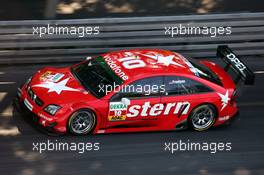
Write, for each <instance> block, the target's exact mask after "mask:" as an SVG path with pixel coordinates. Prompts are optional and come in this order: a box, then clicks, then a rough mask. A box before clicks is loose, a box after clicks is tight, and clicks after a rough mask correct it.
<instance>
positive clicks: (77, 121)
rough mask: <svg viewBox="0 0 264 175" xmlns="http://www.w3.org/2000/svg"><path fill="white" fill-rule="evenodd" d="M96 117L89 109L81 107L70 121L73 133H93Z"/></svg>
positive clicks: (69, 126)
mask: <svg viewBox="0 0 264 175" xmlns="http://www.w3.org/2000/svg"><path fill="white" fill-rule="evenodd" d="M95 123H96V117H95V115H94V113H93V112H92V111H90V110H88V109H81V110H79V111H76V112H74V113H73V114H72V115H71V117H70V119H69V122H68V128H69V130H70V132H71V133H73V134H76V135H84V134H88V133H91V132H92V131H93V129H94V127H95Z"/></svg>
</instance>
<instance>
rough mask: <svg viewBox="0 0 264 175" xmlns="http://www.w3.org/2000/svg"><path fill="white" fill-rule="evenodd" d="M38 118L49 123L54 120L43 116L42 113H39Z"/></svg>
mask: <svg viewBox="0 0 264 175" xmlns="http://www.w3.org/2000/svg"><path fill="white" fill-rule="evenodd" d="M38 116H39V117H40V118H43V119H44V120H48V121H51V120H52V119H51V118H49V117H47V116H45V115H44V114H42V113H38Z"/></svg>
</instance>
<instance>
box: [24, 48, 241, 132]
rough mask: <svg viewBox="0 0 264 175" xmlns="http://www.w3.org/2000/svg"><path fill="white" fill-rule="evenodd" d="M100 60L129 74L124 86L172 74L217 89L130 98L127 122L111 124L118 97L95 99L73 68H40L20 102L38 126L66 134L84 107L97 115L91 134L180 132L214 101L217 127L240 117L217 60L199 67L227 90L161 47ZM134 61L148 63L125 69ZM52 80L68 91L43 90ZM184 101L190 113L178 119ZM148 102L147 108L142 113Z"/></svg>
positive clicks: (231, 84)
mask: <svg viewBox="0 0 264 175" xmlns="http://www.w3.org/2000/svg"><path fill="white" fill-rule="evenodd" d="M102 56H103V58H104V59H105V60H107V61H106V62H107V63H108V64H111V63H113V62H114V64H116V66H117V67H119V68H120V70H121V71H122V72H123V73H124V74H125V76H126V77H123V79H124V85H125V84H130V83H131V82H133V81H135V80H139V79H142V78H145V77H151V76H166V75H172V76H183V77H187V78H190V79H193V80H196V81H198V82H201V83H203V84H204V85H206V86H208V87H210V88H211V89H213V92H209V93H201V94H190V95H178V96H160V97H153V98H151V97H149V98H142V99H134V100H130V105H128V107H127V109H126V110H124V111H122V112H123V114H122V115H124V116H125V119H124V120H120V121H109V118H108V116H109V115H111V114H110V111H109V110H110V109H109V106H110V103H111V102H110V98H111V97H112V96H113V95H114V94H115V92H114V91H113V92H110V93H109V94H107V95H106V96H104V97H102V98H100V99H99V98H96V97H95V96H93V95H92V94H91V93H90V92H89V91H87V90H86V89H85V88H84V87H83V86H82V85H81V84H80V83H79V81H78V80H76V79H75V77H74V76H73V74H72V73H71V69H70V68H71V67H65V68H52V67H47V68H44V69H41V70H39V71H38V72H37V73H36V74H35V75H33V77H32V79H31V81H30V82H29V83H28V84H25V85H23V86H22V88H21V94H20V102H21V103H23V102H24V101H25V99H26V100H27V103H29V104H30V105H31V106H30V110H31V111H32V112H33V113H34V114H35V115H36V116H37V117H39V118H40V120H39V124H40V125H43V126H44V127H48V126H50V125H52V126H53V129H54V130H55V131H57V132H61V133H65V132H67V124H68V119H69V117H70V116H71V114H72V113H74V112H75V111H78V110H79V109H82V108H88V109H91V110H92V111H93V112H94V113H95V115H96V118H97V122H96V128H95V129H94V130H93V133H113V132H138V131H161V130H176V125H177V124H179V123H182V122H184V121H186V120H187V118H188V115H189V114H190V112H191V111H192V109H193V108H194V107H196V106H198V105H201V104H204V103H210V104H212V105H214V106H215V107H216V109H217V113H218V117H217V119H216V122H215V123H214V126H217V125H220V124H223V123H225V122H226V121H227V120H229V119H231V118H232V117H233V116H234V115H235V114H236V113H237V110H238V109H237V106H236V103H235V102H234V99H233V97H232V95H233V93H234V91H235V84H234V82H233V80H232V79H231V77H230V76H229V75H228V74H227V73H226V72H225V71H224V69H222V68H221V67H220V66H218V65H216V64H215V63H213V62H209V61H200V63H201V64H203V65H205V66H206V67H208V68H209V69H211V70H212V71H213V72H214V73H215V74H217V76H218V77H219V79H220V80H221V82H222V84H223V86H220V85H217V84H214V83H212V82H210V81H207V80H205V79H202V78H200V77H197V76H196V75H195V74H194V72H193V71H191V69H190V67H189V66H188V61H187V59H186V58H184V57H183V56H181V55H180V54H177V53H174V52H171V51H165V50H157V49H148V50H129V51H118V52H111V53H108V54H104V55H102ZM131 57H135V59H137V60H141V61H142V62H143V63H144V64H142V65H141V67H136V66H135V68H133V66H132V68H131V67H129V69H128V68H127V65H125V64H124V62H125V61H124V60H126V58H128V59H129V58H131ZM155 57H156V58H155ZM158 57H161V58H163V59H168V60H170V61H169V62H167V61H166V60H165V61H164V60H159V59H158ZM122 59H123V60H122ZM120 60H121V61H120ZM172 63H174V64H172ZM132 65H133V64H132ZM130 66H131V65H130ZM110 67H111V66H110ZM87 74H89V72H87ZM124 74H122V75H124ZM50 81H51V82H53V83H57V84H58V83H60V82H61V83H62V81H64V84H63V85H64V86H66V87H67V88H70V89H68V90H61V91H56V90H52V89H51V88H44V87H41V86H39V85H41V84H45V83H47V82H50ZM65 82H66V84H65ZM28 88H31V90H32V91H33V92H34V94H35V95H36V96H37V97H38V98H39V99H41V100H42V101H43V102H44V104H43V105H42V106H39V105H37V104H36V103H35V102H34V101H33V100H32V99H31V98H30V97H29V94H28ZM219 94H222V95H226V96H227V98H228V102H227V103H226V104H223V101H222V98H221V96H220V95H219ZM186 101H187V102H189V103H190V106H189V108H188V110H187V111H186V113H183V114H181V116H176V115H175V113H173V111H175V110H176V109H175V108H177V105H179V104H180V103H181V102H186ZM169 103H170V104H173V103H175V104H176V105H174V106H172V107H167V106H166V104H167V105H168V104H169ZM49 104H56V105H59V106H61V109H59V110H58V112H57V113H56V114H55V115H54V116H52V115H49V114H48V113H47V112H45V111H44V110H43V109H44V107H46V106H47V105H49ZM144 104H145V109H143V105H144ZM155 104H161V105H157V106H155V107H154V108H155V109H152V108H153V106H154V105H155ZM135 105H139V106H140V107H138V108H135ZM147 105H150V106H147ZM223 105H224V107H223ZM133 106H134V107H133ZM131 107H132V108H133V109H136V113H138V115H136V116H134V117H127V116H126V115H127V114H128V113H129V112H130V111H133V110H132V109H131ZM157 107H158V108H157ZM143 110H144V111H143ZM151 110H152V113H153V111H154V112H155V114H158V115H156V116H151V115H147V116H142V115H144V113H146V114H149V113H150V111H151ZM134 112H135V110H134ZM134 114H135V113H134Z"/></svg>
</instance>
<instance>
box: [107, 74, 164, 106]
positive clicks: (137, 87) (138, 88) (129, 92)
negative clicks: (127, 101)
mask: <svg viewBox="0 0 264 175" xmlns="http://www.w3.org/2000/svg"><path fill="white" fill-rule="evenodd" d="M162 88H163V91H165V88H164V85H163V77H161V76H159V77H150V78H144V79H141V80H137V81H135V82H133V83H131V84H129V85H126V86H124V87H123V88H122V89H121V90H120V91H119V92H117V93H116V94H114V95H113V96H112V98H111V101H119V100H121V98H124V97H125V98H140V97H156V96H159V95H160V92H161V89H162Z"/></svg>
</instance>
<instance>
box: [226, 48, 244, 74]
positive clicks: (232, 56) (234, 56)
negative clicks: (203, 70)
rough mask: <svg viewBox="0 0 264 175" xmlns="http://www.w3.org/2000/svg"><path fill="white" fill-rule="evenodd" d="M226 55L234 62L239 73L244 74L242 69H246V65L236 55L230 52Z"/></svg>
mask: <svg viewBox="0 0 264 175" xmlns="http://www.w3.org/2000/svg"><path fill="white" fill-rule="evenodd" d="M226 57H227V58H228V59H229V60H230V61H231V62H233V63H234V64H235V66H236V67H237V68H238V70H239V71H240V72H241V74H243V75H245V73H244V70H245V69H246V66H245V65H244V64H243V63H242V62H241V61H240V60H239V59H238V58H237V57H236V55H235V54H233V53H230V54H228V55H226Z"/></svg>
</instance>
